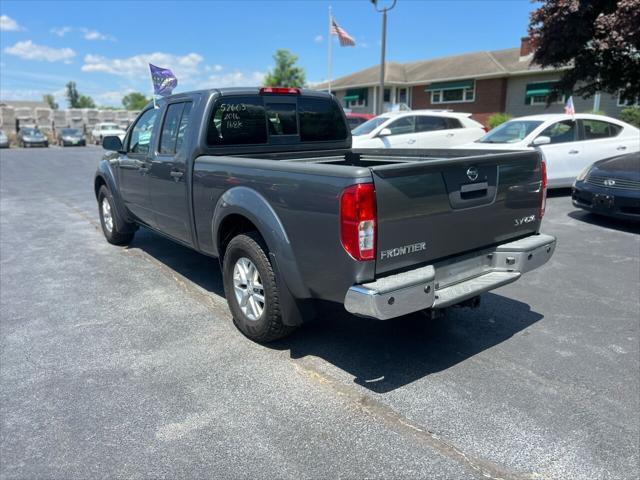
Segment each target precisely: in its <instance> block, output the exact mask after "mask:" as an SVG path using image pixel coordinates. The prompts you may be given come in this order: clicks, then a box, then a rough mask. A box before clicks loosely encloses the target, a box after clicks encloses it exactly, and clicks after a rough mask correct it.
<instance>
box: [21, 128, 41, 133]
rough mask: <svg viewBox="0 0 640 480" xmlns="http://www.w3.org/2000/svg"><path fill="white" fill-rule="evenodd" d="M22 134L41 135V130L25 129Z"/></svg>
mask: <svg viewBox="0 0 640 480" xmlns="http://www.w3.org/2000/svg"><path fill="white" fill-rule="evenodd" d="M22 134H23V135H39V134H40V130H37V129H35V128H23V129H22Z"/></svg>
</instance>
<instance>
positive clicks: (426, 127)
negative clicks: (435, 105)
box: [416, 116, 447, 132]
mask: <svg viewBox="0 0 640 480" xmlns="http://www.w3.org/2000/svg"><path fill="white" fill-rule="evenodd" d="M446 120H447V119H445V118H442V117H428V116H418V117H416V132H433V131H435V130H445V129H446V128H447V122H446Z"/></svg>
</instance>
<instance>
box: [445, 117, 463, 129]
mask: <svg viewBox="0 0 640 480" xmlns="http://www.w3.org/2000/svg"><path fill="white" fill-rule="evenodd" d="M444 120H445V122H447V130H450V129H452V128H463V127H462V124H461V123H460V120H458V119H457V118H448V117H447V118H445V119H444Z"/></svg>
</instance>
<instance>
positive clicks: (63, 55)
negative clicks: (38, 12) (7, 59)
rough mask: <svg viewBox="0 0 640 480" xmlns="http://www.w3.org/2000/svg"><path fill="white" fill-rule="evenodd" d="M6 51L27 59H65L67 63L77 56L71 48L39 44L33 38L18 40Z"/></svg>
mask: <svg viewBox="0 0 640 480" xmlns="http://www.w3.org/2000/svg"><path fill="white" fill-rule="evenodd" d="M4 51H5V52H6V53H8V54H10V55H15V56H16V57H20V58H23V59H25V60H39V61H47V62H59V61H63V62H65V63H71V59H72V58H73V57H75V56H76V52H74V51H73V50H72V49H70V48H52V47H47V46H46V45H37V44H35V43H33V42H32V41H31V40H26V41H24V42H17V43H16V44H15V45H13V46H11V47H7V48H5V49H4Z"/></svg>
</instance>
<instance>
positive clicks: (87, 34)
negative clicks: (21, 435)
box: [80, 28, 116, 42]
mask: <svg viewBox="0 0 640 480" xmlns="http://www.w3.org/2000/svg"><path fill="white" fill-rule="evenodd" d="M80 30H81V31H82V33H83V34H84V39H85V40H109V41H111V42H115V40H116V39H115V38H114V37H113V36H111V35H106V34H104V33H100V32H99V31H97V30H91V29H89V28H81V29H80Z"/></svg>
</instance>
